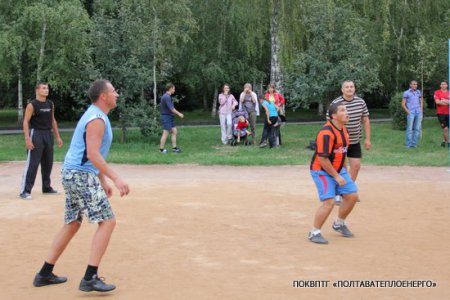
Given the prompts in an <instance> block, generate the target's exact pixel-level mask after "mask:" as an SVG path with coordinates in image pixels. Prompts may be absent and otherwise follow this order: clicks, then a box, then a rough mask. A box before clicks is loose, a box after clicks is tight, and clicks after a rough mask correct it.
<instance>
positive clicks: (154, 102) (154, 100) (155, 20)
mask: <svg viewBox="0 0 450 300" xmlns="http://www.w3.org/2000/svg"><path fill="white" fill-rule="evenodd" d="M153 15H154V22H155V23H154V26H155V28H153V108H154V109H156V103H157V102H156V98H157V96H158V94H157V92H158V90H157V87H156V51H157V50H156V48H157V40H156V36H157V32H156V31H157V28H158V17H157V15H156V8H155V6H154V5H153Z"/></svg>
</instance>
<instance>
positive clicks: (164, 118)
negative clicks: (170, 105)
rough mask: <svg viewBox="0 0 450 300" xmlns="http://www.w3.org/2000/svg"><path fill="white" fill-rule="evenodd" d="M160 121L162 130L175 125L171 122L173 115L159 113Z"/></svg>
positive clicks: (169, 128) (170, 128)
mask: <svg viewBox="0 0 450 300" xmlns="http://www.w3.org/2000/svg"><path fill="white" fill-rule="evenodd" d="M161 122H162V126H163V129H164V130H168V131H170V130H172V128H174V127H175V125H174V123H173V115H161Z"/></svg>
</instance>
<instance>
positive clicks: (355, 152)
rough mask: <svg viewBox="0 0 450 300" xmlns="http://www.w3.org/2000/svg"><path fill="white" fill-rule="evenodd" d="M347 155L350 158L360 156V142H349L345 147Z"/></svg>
mask: <svg viewBox="0 0 450 300" xmlns="http://www.w3.org/2000/svg"><path fill="white" fill-rule="evenodd" d="M347 157H350V158H361V157H362V152H361V143H359V142H358V143H357V144H350V146H348V149H347Z"/></svg>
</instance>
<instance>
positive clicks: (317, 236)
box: [308, 102, 358, 244]
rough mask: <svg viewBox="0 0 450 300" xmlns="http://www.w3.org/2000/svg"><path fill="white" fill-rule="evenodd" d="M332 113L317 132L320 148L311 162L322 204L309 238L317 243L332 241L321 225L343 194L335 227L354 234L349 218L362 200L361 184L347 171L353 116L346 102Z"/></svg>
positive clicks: (333, 109) (347, 234)
mask: <svg viewBox="0 0 450 300" xmlns="http://www.w3.org/2000/svg"><path fill="white" fill-rule="evenodd" d="M328 116H329V117H330V120H329V121H327V123H325V125H324V126H323V127H322V129H321V130H320V131H319V133H318V134H317V137H316V143H317V149H316V150H315V152H314V155H313V158H312V161H311V166H310V170H311V171H310V172H311V176H312V178H313V180H314V183H315V185H316V188H317V191H318V194H319V199H320V202H321V204H322V205H321V206H320V207H319V209H318V210H317V212H316V215H315V217H314V224H313V228H312V229H311V231H310V232H309V235H308V239H309V240H310V241H311V242H313V243H317V244H328V241H327V240H326V239H325V238H324V237H323V236H322V233H321V229H322V226H323V224H324V223H325V221H326V220H327V218H328V216H329V215H330V213H331V212H332V210H333V208H334V205H335V201H334V198H335V196H336V195H342V196H343V201H342V204H341V205H340V206H339V212H338V217H337V219H336V221H335V222H334V223H333V225H332V228H333V229H334V230H335V231H337V232H339V233H340V234H341V235H342V236H344V237H353V233H352V232H351V231H350V230H349V229H348V227H347V224H346V219H347V217H348V215H349V214H350V213H351V211H352V210H353V207H354V206H355V203H356V201H357V200H358V193H357V191H358V188H357V187H356V184H355V183H354V181H353V180H352V178H351V177H350V176H349V174H348V173H347V169H346V164H345V159H346V156H347V151H348V147H349V146H350V140H349V135H348V132H347V129H346V128H345V124H347V123H348V122H349V116H348V112H347V109H346V106H345V105H344V103H342V102H339V103H334V104H331V105H330V108H329V109H328Z"/></svg>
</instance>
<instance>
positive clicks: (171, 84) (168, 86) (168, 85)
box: [166, 82, 175, 92]
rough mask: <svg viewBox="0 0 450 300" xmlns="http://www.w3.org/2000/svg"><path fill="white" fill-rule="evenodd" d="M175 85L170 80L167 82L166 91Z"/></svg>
mask: <svg viewBox="0 0 450 300" xmlns="http://www.w3.org/2000/svg"><path fill="white" fill-rule="evenodd" d="M173 87H175V85H174V84H173V83H172V82H169V83H168V84H166V92H167V91H169V90H170V89H171V88H173Z"/></svg>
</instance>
